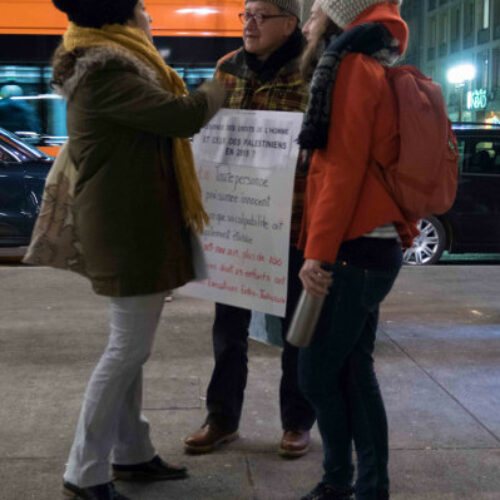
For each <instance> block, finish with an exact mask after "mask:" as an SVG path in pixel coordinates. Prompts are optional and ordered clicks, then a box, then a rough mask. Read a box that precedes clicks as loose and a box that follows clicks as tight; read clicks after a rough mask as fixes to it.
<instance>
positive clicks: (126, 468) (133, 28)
mask: <svg viewBox="0 0 500 500" xmlns="http://www.w3.org/2000/svg"><path fill="white" fill-rule="evenodd" d="M54 4H55V5H56V7H57V8H59V9H60V10H62V11H64V12H65V13H67V15H68V17H69V20H70V21H71V23H70V26H69V28H68V32H67V33H66V35H65V37H64V41H63V45H62V46H61V47H60V48H59V49H58V51H57V53H56V55H55V59H54V83H55V85H56V87H57V88H58V90H59V91H60V92H61V93H62V94H63V95H64V96H65V97H66V98H67V100H68V107H67V124H68V133H69V145H68V151H69V156H70V158H71V160H72V161H73V162H74V164H75V167H76V169H77V172H78V174H77V182H76V187H75V198H74V210H73V213H74V223H75V231H76V234H77V238H78V242H79V245H80V248H81V253H82V258H83V266H84V274H85V275H87V276H88V277H89V278H90V280H91V282H92V286H93V289H94V290H95V292H96V293H98V294H101V295H106V296H109V297H111V299H110V300H111V333H110V338H109V343H108V346H107V348H106V350H105V352H104V354H103V356H102V357H101V359H100V361H99V364H98V365H97V367H96V368H95V370H94V372H93V374H92V377H91V380H90V382H89V384H88V386H87V390H86V393H85V398H84V403H83V407H82V410H81V413H80V418H79V421H78V426H77V431H76V436H75V440H74V443H73V446H72V449H71V452H70V456H69V460H68V464H67V468H66V472H65V474H64V490H63V491H64V493H65V494H66V495H67V496H70V497H72V498H80V499H99V500H101V499H105V500H111V499H115V500H117V499H122V500H123V499H124V498H125V497H124V496H123V495H120V494H119V493H117V492H116V491H115V489H114V486H113V483H112V482H111V478H112V475H111V473H113V477H115V478H116V477H117V478H121V479H131V480H134V479H135V480H162V479H174V478H181V477H185V476H186V470H185V468H183V467H176V466H172V465H169V464H167V463H165V462H164V461H162V460H161V459H160V457H158V455H157V454H156V452H155V449H154V447H153V445H152V444H151V441H150V439H149V426H148V424H147V422H146V420H145V419H144V418H143V417H142V415H141V394H142V392H141V391H142V365H143V364H144V363H145V361H146V360H147V358H148V356H149V353H150V350H151V347H152V344H153V339H154V334H155V330H156V327H157V324H158V320H159V317H160V314H161V310H162V305H163V301H164V296H165V293H166V292H167V291H168V290H169V289H172V288H176V287H178V286H181V285H183V284H184V283H186V282H188V281H190V280H192V279H193V278H194V277H195V272H194V269H193V267H194V266H193V257H192V248H191V240H192V235H193V233H194V231H195V230H200V229H202V227H203V224H204V223H205V222H206V214H205V212H204V210H203V206H202V204H201V192H200V189H199V185H198V182H197V179H196V175H195V173H194V168H193V162H192V156H191V151H190V145H189V142H188V140H187V139H181V138H188V137H189V136H191V135H193V134H194V133H196V132H197V131H198V130H199V129H200V128H201V127H202V126H203V124H204V123H206V122H207V121H208V120H209V119H210V118H211V116H213V114H215V112H216V111H217V109H218V108H219V107H220V106H221V104H222V101H223V99H224V92H223V91H222V90H221V89H220V88H219V87H218V86H217V84H214V83H213V82H210V83H208V84H205V85H204V86H202V87H200V89H199V91H197V92H195V93H193V94H191V95H188V94H187V93H186V92H185V87H184V85H183V83H182V81H181V80H180V78H179V77H178V76H176V75H175V73H174V72H173V70H172V69H171V68H169V67H168V66H167V65H166V64H165V63H164V62H163V60H162V59H161V57H160V56H159V54H158V52H157V51H156V49H155V48H154V46H153V44H152V43H151V34H150V22H151V18H150V17H149V15H148V14H147V12H146V10H145V7H144V4H143V1H142V0H139V1H137V0H54ZM111 453H112V461H113V464H112V467H110V455H111Z"/></svg>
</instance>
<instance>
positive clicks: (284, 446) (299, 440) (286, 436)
mask: <svg viewBox="0 0 500 500" xmlns="http://www.w3.org/2000/svg"><path fill="white" fill-rule="evenodd" d="M309 441H310V435H309V431H285V432H284V433H283V438H282V439H281V443H280V449H279V451H278V453H279V454H280V455H281V456H282V457H287V458H298V457H301V456H302V455H305V454H306V453H307V452H308V451H309Z"/></svg>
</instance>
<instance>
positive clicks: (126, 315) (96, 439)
mask: <svg viewBox="0 0 500 500" xmlns="http://www.w3.org/2000/svg"><path fill="white" fill-rule="evenodd" d="M164 296H165V294H164V293H158V294H154V295H142V296H137V297H120V298H112V299H111V303H110V323H111V325H110V326H111V332H110V336H109V341H108V345H107V346H106V349H105V351H104V353H103V355H102V357H101V359H100V360H99V363H98V364H97V366H96V367H95V369H94V372H93V373H92V376H91V378H90V381H89V383H88V385H87V389H86V391H85V396H84V399H83V406H82V409H81V412H80V417H79V419H78V424H77V428H76V435H75V440H74V442H73V446H72V448H71V452H70V454H69V459H68V463H67V465H66V472H65V474H64V480H65V481H69V482H70V483H73V484H75V485H77V486H79V487H81V488H86V487H89V486H94V485H96V484H102V483H107V482H108V481H110V480H111V470H110V455H111V452H112V453H113V457H112V460H113V463H117V464H122V465H125V464H136V463H141V462H147V461H149V460H151V459H152V458H153V457H154V456H155V449H154V448H153V445H152V444H151V441H150V438H149V424H148V422H147V421H146V419H145V418H144V417H143V416H142V415H141V407H142V365H143V364H144V363H145V362H146V360H147V359H148V357H149V355H150V352H151V348H152V345H153V340H154V336H155V332H156V328H157V326H158V321H159V319H160V314H161V311H162V308H163V303H164Z"/></svg>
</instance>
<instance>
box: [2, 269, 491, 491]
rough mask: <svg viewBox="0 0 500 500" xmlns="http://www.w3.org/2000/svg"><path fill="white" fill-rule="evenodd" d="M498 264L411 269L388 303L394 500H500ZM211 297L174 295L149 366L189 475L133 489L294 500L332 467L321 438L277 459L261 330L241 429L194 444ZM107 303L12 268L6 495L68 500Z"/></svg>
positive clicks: (79, 281)
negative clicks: (69, 460) (196, 448)
mask: <svg viewBox="0 0 500 500" xmlns="http://www.w3.org/2000/svg"><path fill="white" fill-rule="evenodd" d="M499 292H500V267H493V266H491V267H487V266H470V267H465V266H463V267H455V266H438V267H429V268H408V267H407V268H404V269H403V271H402V274H401V276H400V278H399V279H398V282H397V284H396V287H395V289H394V291H393V292H392V294H391V295H390V297H389V298H388V299H387V301H386V302H385V304H384V306H383V309H382V316H381V323H380V331H379V340H378V346H377V352H376V360H377V361H376V362H377V369H378V373H379V380H380V384H381V387H382V390H383V393H384V397H385V401H386V405H387V410H388V417H389V426H390V448H391V461H390V472H391V480H392V492H393V494H392V497H391V498H392V499H393V500H424V499H425V500H455V499H457V500H458V499H464V500H465V499H467V500H471V499H474V500H499V499H500V293H499ZM212 311H213V306H212V304H211V303H210V302H206V301H201V300H195V299H191V298H187V297H179V296H175V297H174V301H173V302H172V303H169V304H165V309H164V313H163V317H162V322H161V324H160V327H159V332H158V336H157V342H156V346H155V349H154V352H153V355H152V357H151V359H150V361H149V362H148V364H147V368H146V371H145V409H146V411H145V413H146V415H147V417H148V418H149V420H150V422H151V424H152V429H153V439H154V443H156V446H157V447H158V450H159V452H160V454H161V455H162V456H163V457H164V458H165V459H166V460H170V461H173V462H177V463H183V464H186V465H187V466H188V467H189V469H190V473H191V477H190V479H188V480H184V481H173V482H165V483H156V484H151V485H132V484H119V485H118V486H119V489H120V491H123V493H126V494H128V495H130V496H131V497H132V498H133V499H134V500H159V499H162V500H169V499H172V500H174V499H175V500H184V499H186V500H187V499H189V500H195V499H199V500H216V499H217V500H226V499H227V500H280V499H283V500H293V499H298V498H300V496H301V495H302V494H304V493H306V492H308V491H309V489H310V488H311V487H312V486H313V485H314V484H315V483H316V482H317V481H318V480H319V479H320V475H321V460H322V454H321V442H320V440H319V437H318V433H317V430H316V429H315V430H314V432H313V444H312V450H311V452H310V453H309V454H308V455H307V456H306V457H303V458H301V459H298V460H293V461H290V460H283V459H282V458H280V457H279V456H278V455H277V447H278V442H279V440H280V438H281V429H280V422H279V412H278V403H277V402H278V381H279V377H280V362H279V350H278V349H277V348H274V347H270V346H266V345H262V344H258V343H256V342H254V341H251V346H250V356H249V357H250V374H249V380H248V386H247V391H246V399H245V407H244V410H243V418H242V422H241V426H240V433H241V436H242V437H241V439H240V440H238V441H236V442H234V443H232V444H230V445H229V446H227V447H225V448H223V449H221V450H220V451H218V452H216V453H214V454H211V455H204V456H187V455H184V454H183V447H182V441H183V438H184V436H186V435H187V434H189V433H190V432H192V431H193V430H195V429H196V428H198V427H199V425H200V424H201V423H202V421H203V419H204V416H205V411H204V395H205V389H206V386H207V383H208V380H209V377H210V373H211V369H212V364H213V362H212V352H211V334H210V332H211V326H212ZM106 337H107V302H106V299H105V298H102V297H97V296H95V295H93V294H92V293H91V291H90V287H89V284H88V283H87V282H86V281H85V280H84V279H83V278H80V277H78V276H76V275H75V276H74V275H72V274H71V273H67V272H62V271H54V270H49V269H43V268H27V267H0V395H1V403H0V499H1V500H53V499H59V498H60V483H61V475H62V472H63V469H64V463H65V460H66V457H67V454H68V450H69V447H70V444H71V440H72V437H73V432H74V430H75V424H76V419H77V415H78V411H79V407H80V403H81V399H82V394H83V391H84V387H85V384H86V382H87V380H88V378H89V375H90V373H91V370H92V368H93V366H94V364H95V363H96V361H97V359H98V357H99V356H100V354H101V352H102V350H103V348H104V345H105V342H106Z"/></svg>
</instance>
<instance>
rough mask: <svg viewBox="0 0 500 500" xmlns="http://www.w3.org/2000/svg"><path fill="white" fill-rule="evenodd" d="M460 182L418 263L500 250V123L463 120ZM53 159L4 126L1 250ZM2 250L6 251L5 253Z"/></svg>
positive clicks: (31, 208)
mask: <svg viewBox="0 0 500 500" xmlns="http://www.w3.org/2000/svg"><path fill="white" fill-rule="evenodd" d="M455 132H456V134H457V139H458V143H459V148H460V162H459V181H458V191H457V197H456V200H455V203H454V205H453V207H452V208H451V209H450V210H449V211H448V212H446V213H445V214H443V215H439V216H432V217H429V218H428V219H424V220H422V221H420V224H419V225H420V230H421V234H420V236H419V237H417V238H416V239H415V244H414V246H413V248H411V249H409V250H407V251H406V252H405V256H404V259H405V262H406V263H408V264H413V265H426V264H434V263H436V262H437V261H438V260H439V259H440V257H441V255H442V253H443V252H444V251H445V250H447V251H448V252H450V253H465V252H482V253H497V252H500V126H495V125H484V124H457V125H455ZM52 162H53V158H51V157H50V156H48V155H47V154H45V153H44V152H42V151H40V150H39V149H37V148H35V147H33V146H31V145H30V144H27V143H26V142H25V141H23V140H21V139H20V138H19V137H18V136H16V135H15V134H12V133H10V132H7V131H6V130H4V129H2V128H0V249H1V248H2V247H3V248H5V247H19V246H25V245H27V244H28V243H29V240H30V237H31V232H32V230H33V225H34V223H35V220H36V216H37V214H38V211H39V209H40V203H41V197H42V192H43V186H44V183H45V177H46V176H47V174H48V172H49V168H50V166H51V165H52ZM0 253H1V252H0Z"/></svg>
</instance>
